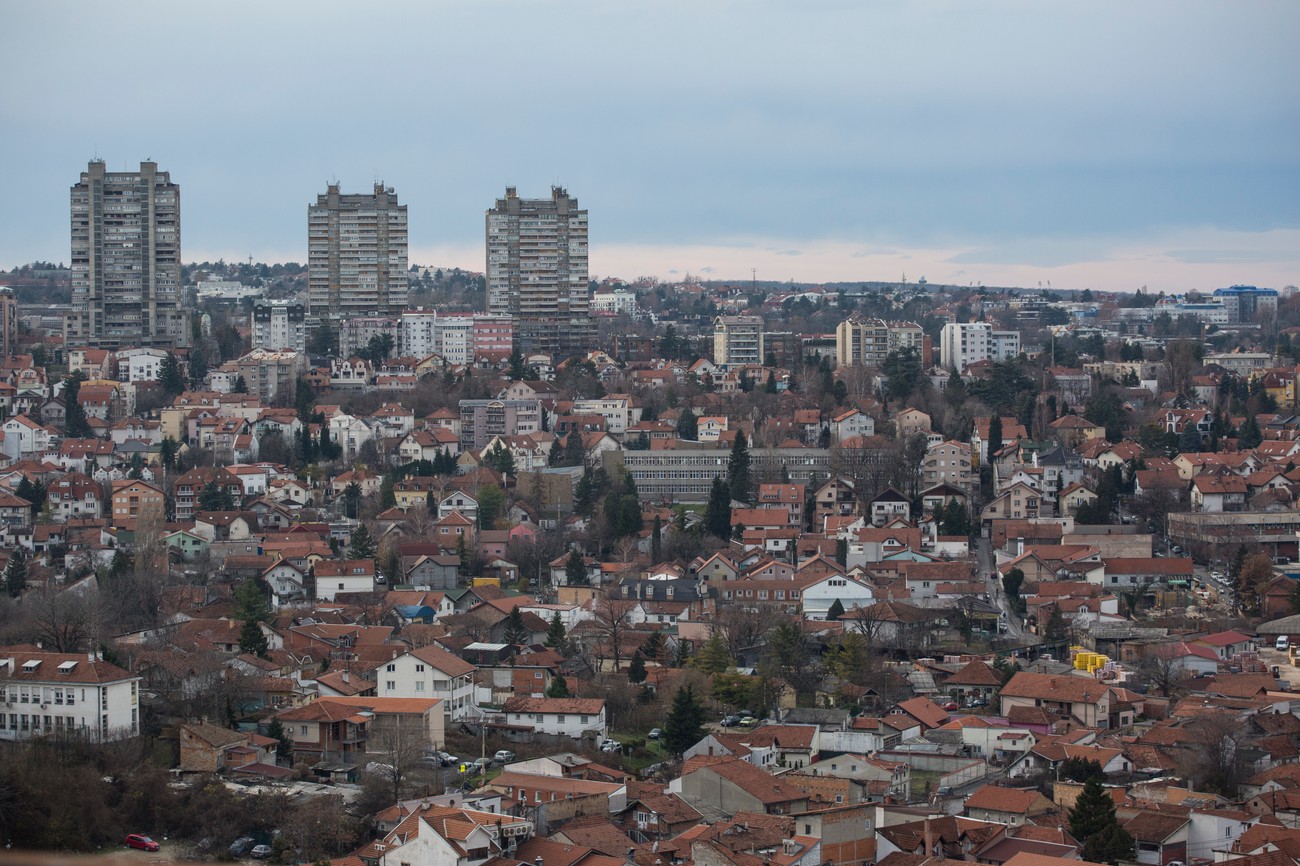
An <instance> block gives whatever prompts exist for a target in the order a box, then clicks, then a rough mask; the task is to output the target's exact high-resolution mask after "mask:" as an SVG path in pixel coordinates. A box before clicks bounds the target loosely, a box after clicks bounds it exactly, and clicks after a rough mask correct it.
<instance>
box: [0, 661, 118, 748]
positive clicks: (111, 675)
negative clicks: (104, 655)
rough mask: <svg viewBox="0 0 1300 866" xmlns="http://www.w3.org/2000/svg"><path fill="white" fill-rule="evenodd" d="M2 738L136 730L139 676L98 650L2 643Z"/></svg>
mask: <svg viewBox="0 0 1300 866" xmlns="http://www.w3.org/2000/svg"><path fill="white" fill-rule="evenodd" d="M0 704H3V708H4V712H3V713H0V740H26V739H29V738H30V737H34V736H40V735H45V734H61V733H76V734H80V735H83V736H85V737H87V738H88V739H90V740H92V741H104V740H118V739H124V738H127V737H136V736H139V734H140V677H138V676H133V675H132V674H131V673H130V672H129V671H125V670H123V669H122V668H120V667H118V666H117V665H115V664H110V663H109V662H106V661H104V660H103V659H101V658H99V657H98V656H97V655H94V656H92V655H83V654H80V653H47V652H33V651H28V650H23V649H21V648H18V647H0Z"/></svg>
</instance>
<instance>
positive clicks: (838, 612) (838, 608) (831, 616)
mask: <svg viewBox="0 0 1300 866" xmlns="http://www.w3.org/2000/svg"><path fill="white" fill-rule="evenodd" d="M842 616H844V604H843V603H842V602H841V601H840V600H839V599H838V598H837V599H835V600H834V601H833V602H831V606H830V609H829V610H827V611H826V619H827V620H828V621H830V622H835V621H836V620H838V619H839V618H840V617H842Z"/></svg>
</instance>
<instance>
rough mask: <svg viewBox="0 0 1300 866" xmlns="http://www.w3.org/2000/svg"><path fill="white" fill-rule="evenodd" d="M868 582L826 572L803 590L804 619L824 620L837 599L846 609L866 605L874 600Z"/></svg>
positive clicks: (873, 594)
mask: <svg viewBox="0 0 1300 866" xmlns="http://www.w3.org/2000/svg"><path fill="white" fill-rule="evenodd" d="M875 598H876V596H875V593H874V592H873V591H872V588H871V586H870V584H867V583H865V582H863V581H860V580H856V579H854V578H852V577H847V576H845V575H842V574H828V575H827V576H826V577H824V578H822V579H821V580H819V581H817V582H816V583H813V584H809V585H808V586H806V587H804V590H803V616H804V619H815V620H824V619H826V614H827V612H828V611H829V610H830V609H831V605H833V604H834V603H835V600H836V599H839V602H840V605H841V606H842V607H843V608H844V609H845V610H846V611H848V610H852V609H853V608H855V607H868V606H870V605H871V604H872V603H873V602H874V601H875Z"/></svg>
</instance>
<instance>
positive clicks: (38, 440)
mask: <svg viewBox="0 0 1300 866" xmlns="http://www.w3.org/2000/svg"><path fill="white" fill-rule="evenodd" d="M0 429H3V430H4V440H3V443H0V445H2V447H3V449H4V455H5V456H6V457H8V458H10V459H12V460H22V459H23V458H25V457H32V456H35V455H38V454H44V453H45V452H46V451H48V450H49V449H50V431H49V430H47V429H45V428H44V427H42V426H41V425H40V424H37V423H36V422H35V421H33V420H32V419H31V418H28V417H27V416H26V415H15V416H14V417H13V418H10V419H9V420H7V421H5V422H4V425H3V426H0Z"/></svg>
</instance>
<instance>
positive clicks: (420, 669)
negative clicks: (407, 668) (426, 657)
mask: <svg viewBox="0 0 1300 866" xmlns="http://www.w3.org/2000/svg"><path fill="white" fill-rule="evenodd" d="M415 672H416V673H417V674H422V673H424V665H416V666H415Z"/></svg>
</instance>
